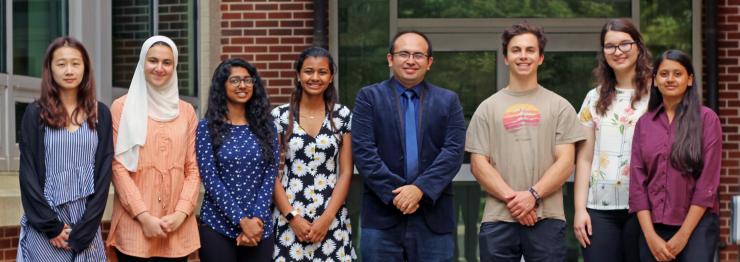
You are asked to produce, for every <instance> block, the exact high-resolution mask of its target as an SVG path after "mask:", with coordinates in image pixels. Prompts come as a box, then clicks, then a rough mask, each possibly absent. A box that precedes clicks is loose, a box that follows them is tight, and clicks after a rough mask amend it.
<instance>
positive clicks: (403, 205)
mask: <svg viewBox="0 0 740 262" xmlns="http://www.w3.org/2000/svg"><path fill="white" fill-rule="evenodd" d="M393 194H396V197H395V198H393V205H394V206H396V208H398V210H400V211H401V212H402V213H403V214H404V215H408V214H412V213H414V212H415V211H416V209H418V208H419V207H418V205H419V201H420V200H421V197H422V196H424V193H423V192H421V189H419V188H418V187H417V186H416V185H405V186H402V187H399V188H396V189H395V190H393ZM414 206H416V208H414Z"/></svg>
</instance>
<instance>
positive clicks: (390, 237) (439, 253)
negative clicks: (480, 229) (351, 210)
mask: <svg viewBox="0 0 740 262" xmlns="http://www.w3.org/2000/svg"><path fill="white" fill-rule="evenodd" d="M454 246H455V245H454V236H453V235H452V233H447V234H437V233H434V232H432V231H431V230H430V229H429V227H428V226H427V224H426V222H425V221H424V218H423V217H421V216H419V215H410V216H408V217H407V218H406V220H404V221H401V222H400V223H398V224H397V225H395V226H393V227H390V228H386V229H374V228H362V231H361V232H360V249H361V251H362V261H363V262H395V261H409V262H415V261H424V262H435V261H440V262H449V261H453V256H454Z"/></svg>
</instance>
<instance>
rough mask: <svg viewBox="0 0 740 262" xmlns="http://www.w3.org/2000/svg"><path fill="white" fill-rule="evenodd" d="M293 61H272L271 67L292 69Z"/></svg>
mask: <svg viewBox="0 0 740 262" xmlns="http://www.w3.org/2000/svg"><path fill="white" fill-rule="evenodd" d="M291 66H292V64H291V63H270V67H269V69H290V68H291Z"/></svg>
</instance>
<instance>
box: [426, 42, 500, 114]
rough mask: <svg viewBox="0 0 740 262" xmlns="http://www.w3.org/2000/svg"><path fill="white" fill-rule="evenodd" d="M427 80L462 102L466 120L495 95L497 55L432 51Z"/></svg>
mask: <svg viewBox="0 0 740 262" xmlns="http://www.w3.org/2000/svg"><path fill="white" fill-rule="evenodd" d="M433 55H434V64H433V65H432V70H431V71H429V73H427V75H426V79H427V80H428V81H429V82H430V83H432V84H434V85H437V86H441V87H444V88H447V89H450V90H452V91H455V93H457V95H458V96H459V97H460V103H462V107H463V114H465V121H466V122H467V121H469V120H470V118H471V117H472V116H473V113H475V109H476V108H478V105H479V104H480V103H481V102H483V100H485V99H486V98H488V97H489V96H491V95H492V94H493V93H495V92H496V52H495V51H490V52H435V53H434V54H433Z"/></svg>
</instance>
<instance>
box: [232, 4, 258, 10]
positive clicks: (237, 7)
mask: <svg viewBox="0 0 740 262" xmlns="http://www.w3.org/2000/svg"><path fill="white" fill-rule="evenodd" d="M229 8H231V10H234V11H237V10H238V11H249V10H254V5H252V4H230V5H229Z"/></svg>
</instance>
